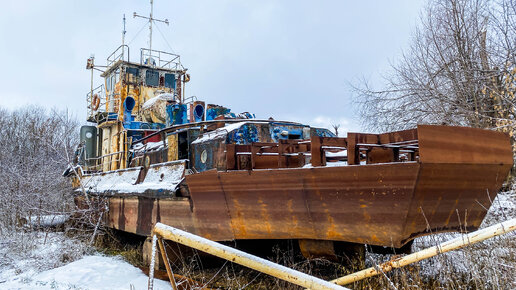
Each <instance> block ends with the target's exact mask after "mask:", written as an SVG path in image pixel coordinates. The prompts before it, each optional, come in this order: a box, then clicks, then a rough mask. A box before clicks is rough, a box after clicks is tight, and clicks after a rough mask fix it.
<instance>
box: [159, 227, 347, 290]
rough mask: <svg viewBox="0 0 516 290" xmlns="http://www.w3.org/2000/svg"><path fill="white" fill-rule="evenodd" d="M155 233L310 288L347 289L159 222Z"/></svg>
mask: <svg viewBox="0 0 516 290" xmlns="http://www.w3.org/2000/svg"><path fill="white" fill-rule="evenodd" d="M153 234H156V235H158V236H161V237H162V238H164V239H167V240H171V241H174V242H176V243H180V244H183V245H186V246H189V247H192V248H194V249H197V250H199V251H203V252H206V253H209V254H211V255H214V256H217V257H219V258H223V259H226V260H228V261H230V262H233V263H237V264H240V265H243V266H246V267H248V268H251V269H254V270H257V271H260V272H262V273H265V274H268V275H271V276H274V277H276V278H279V279H281V280H284V281H287V282H290V283H292V284H296V285H299V286H302V287H306V288H310V289H346V288H343V287H341V286H339V285H336V284H334V283H330V282H328V281H324V280H322V279H319V278H317V277H313V276H310V275H308V274H305V273H302V272H299V271H296V270H293V269H290V268H287V267H285V266H282V265H279V264H276V263H273V262H271V261H268V260H265V259H262V258H259V257H256V256H253V255H250V254H248V253H245V252H242V251H239V250H237V249H234V248H231V247H228V246H225V245H222V244H219V243H217V242H214V241H211V240H208V239H205V238H202V237H199V236H197V235H194V234H191V233H188V232H185V231H182V230H179V229H176V228H173V227H171V226H167V225H164V224H162V223H157V224H156V225H155V226H154V229H153Z"/></svg>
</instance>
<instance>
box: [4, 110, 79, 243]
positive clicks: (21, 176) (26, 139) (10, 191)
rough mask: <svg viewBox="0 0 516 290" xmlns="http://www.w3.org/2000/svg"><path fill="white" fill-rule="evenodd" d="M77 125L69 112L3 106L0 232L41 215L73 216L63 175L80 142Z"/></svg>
mask: <svg viewBox="0 0 516 290" xmlns="http://www.w3.org/2000/svg"><path fill="white" fill-rule="evenodd" d="M77 130H78V123H77V121H76V120H75V119H73V118H71V117H70V116H69V114H68V113H67V112H61V111H56V110H51V111H48V110H45V109H43V108H41V107H36V106H29V107H27V108H24V109H19V110H15V111H8V110H5V109H1V108H0V149H1V150H0V207H1V211H0V234H1V235H2V236H9V235H11V234H12V233H13V232H17V231H18V230H19V229H20V228H21V227H22V226H24V225H34V226H37V225H38V223H40V222H42V221H43V220H42V217H43V216H55V215H62V214H71V212H72V211H73V200H72V199H71V195H70V194H71V191H70V183H69V181H68V180H66V179H64V178H63V177H62V176H61V173H62V172H63V169H64V168H66V165H67V164H68V163H69V162H70V158H71V154H72V152H73V149H74V147H75V146H76V143H77V139H78V138H77V137H78V136H77Z"/></svg>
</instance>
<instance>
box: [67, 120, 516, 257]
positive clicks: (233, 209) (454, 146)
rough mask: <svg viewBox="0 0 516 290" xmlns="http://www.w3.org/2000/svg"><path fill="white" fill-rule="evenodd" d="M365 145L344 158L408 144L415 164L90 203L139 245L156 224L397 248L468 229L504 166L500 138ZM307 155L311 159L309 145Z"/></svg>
mask: <svg viewBox="0 0 516 290" xmlns="http://www.w3.org/2000/svg"><path fill="white" fill-rule="evenodd" d="M371 136H372V134H363V135H359V134H355V135H354V134H349V135H348V138H347V140H346V142H347V144H346V146H347V147H348V148H347V152H348V155H349V156H351V155H350V154H351V153H353V152H354V151H356V152H360V151H361V150H362V151H363V150H366V151H367V150H369V151H368V152H371V151H372V150H370V149H367V148H365V149H364V146H365V147H367V144H369V145H371V146H373V145H374V146H377V145H382V144H383V145H385V144H399V143H403V142H406V141H407V139H410V140H412V139H417V142H418V151H417V158H413V160H408V161H404V162H401V161H394V162H384V163H369V164H360V163H358V164H355V165H352V164H350V163H353V162H352V160H351V158H349V159H348V164H347V165H345V166H331V165H332V164H331V163H330V162H328V163H326V165H324V166H316V165H317V164H316V165H314V162H313V160H312V164H311V165H310V164H309V165H308V166H302V167H298V168H268V169H258V168H251V169H250V170H218V169H212V170H207V171H204V172H200V173H194V174H185V175H184V178H183V179H182V182H181V186H182V188H184V189H186V190H185V191H184V192H187V194H182V195H180V194H177V195H173V196H166V195H162V196H159V195H156V194H148V193H142V194H134V193H130V192H127V193H120V192H119V193H117V194H110V195H106V194H98V195H99V196H101V197H102V198H105V199H107V200H108V205H109V206H108V207H109V210H108V213H107V215H106V219H105V224H106V226H108V227H111V228H115V229H119V230H122V231H127V232H131V233H135V234H139V235H144V236H148V235H150V232H151V229H152V226H153V225H154V224H155V223H156V222H161V223H165V224H168V225H171V226H173V227H177V228H180V229H183V230H186V231H188V232H191V233H193V234H197V235H200V236H203V237H206V238H209V239H211V240H215V241H228V240H255V239H256V240H261V239H299V240H304V239H309V240H326V241H344V242H352V243H360V244H370V245H378V246H389V247H396V248H399V247H401V246H403V245H405V244H406V243H408V242H409V241H411V240H412V239H414V238H416V237H418V236H421V235H426V234H429V233H439V232H448V231H471V230H475V229H477V228H478V227H479V226H480V224H481V223H482V220H483V218H484V217H485V215H486V213H487V210H488V208H489V207H490V205H491V203H492V201H493V199H494V198H495V197H496V194H497V192H498V191H499V190H500V188H501V187H502V185H503V183H504V181H505V180H506V177H507V175H508V173H509V171H510V169H511V167H512V165H513V155H512V147H511V144H510V140H509V138H508V136H506V135H505V134H502V133H499V132H495V131H488V130H480V129H473V128H464V127H447V126H427V125H423V126H418V128H417V129H414V130H412V131H400V132H394V133H389V135H382V134H379V135H375V136H376V137H375V138H373V139H374V140H373V141H370V140H371ZM352 138H354V139H355V140H354V141H353V140H352ZM384 139H388V140H387V141H385V140H384ZM393 147H394V146H392V145H389V146H387V145H385V146H383V150H389V148H393ZM311 150H312V159H314V154H316V153H315V151H314V145H313V140H312V148H311ZM227 151H228V150H226V152H227ZM355 156H358V157H357V159H360V155H358V153H356V155H355ZM227 159H228V158H227ZM228 160H229V159H228ZM156 166H158V165H156ZM163 166H165V165H163ZM278 167H279V166H278ZM141 170H144V169H141ZM140 175H141V174H140ZM89 193H90V194H95V193H94V192H89ZM80 199H81V196H80V195H79V196H78V197H77V200H78V203H80Z"/></svg>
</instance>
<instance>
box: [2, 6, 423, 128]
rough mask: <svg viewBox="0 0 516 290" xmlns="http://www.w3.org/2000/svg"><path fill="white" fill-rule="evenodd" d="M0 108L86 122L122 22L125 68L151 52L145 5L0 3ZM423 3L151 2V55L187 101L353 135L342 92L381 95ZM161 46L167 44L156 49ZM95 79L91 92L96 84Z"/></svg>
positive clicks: (354, 122)
mask: <svg viewBox="0 0 516 290" xmlns="http://www.w3.org/2000/svg"><path fill="white" fill-rule="evenodd" d="M0 5H1V7H0V36H1V41H0V55H1V56H2V64H3V65H4V68H3V69H2V70H0V85H1V87H2V91H1V92H0V106H1V107H7V108H11V109H13V108H18V107H22V106H25V105H27V104H38V105H41V106H44V107H48V108H53V107H56V108H61V109H65V108H68V110H69V111H70V112H71V113H73V114H75V115H76V116H77V117H78V118H79V119H80V120H81V121H82V120H84V119H85V118H86V101H85V98H86V93H87V92H88V91H89V87H90V71H88V70H86V69H85V66H86V59H87V58H88V57H89V56H90V55H91V54H94V55H95V57H96V63H97V64H104V63H105V59H106V57H107V56H108V55H109V54H110V53H111V52H112V51H113V50H114V49H115V48H117V47H118V46H119V45H120V44H121V31H122V15H123V14H124V13H125V15H126V18H127V34H126V43H129V44H130V47H131V51H130V52H131V60H132V61H135V62H137V61H139V49H140V48H141V47H148V28H147V27H146V26H145V21H144V20H143V19H139V18H133V17H132V14H133V12H137V13H139V14H143V15H148V14H149V12H150V4H149V1H146V0H140V1H136V0H129V1H70V0H68V1H65V0H63V1H55V0H46V1H20V0H12V1H11V0H7V1H5V0H4V1H2V2H1V3H0ZM423 5H424V1H422V0H417V1H415V0H397V1H380V0H378V1H344V0H341V1H337V0H336V1H300V0H297V1H294V0H292V1H286V0H281V1H280V0H274V1H272V0H260V1H258V0H256V1H253V0H245V1H244V0H240V1H237V0H202V1H197V0H190V1H185V0H182V1H179V0H174V1H165V0H155V4H154V16H155V17H157V18H168V19H169V21H170V26H166V25H164V24H158V28H159V29H154V32H153V48H155V49H160V50H167V51H170V50H171V49H172V50H173V52H175V53H178V54H180V55H181V61H182V63H183V65H184V66H185V67H187V68H188V71H189V73H190V74H191V77H192V79H191V81H190V83H188V84H187V88H186V95H187V96H191V95H195V96H197V98H199V99H201V100H205V101H206V102H207V103H216V104H220V105H223V106H227V107H229V108H231V109H232V111H233V112H236V113H238V112H244V111H249V112H252V113H255V114H256V116H257V117H258V118H268V117H274V118H275V119H277V120H292V121H300V122H303V123H308V124H311V125H315V126H329V125H330V123H340V124H341V132H342V131H344V132H345V131H348V130H351V131H356V130H359V129H360V126H359V125H360V120H359V118H358V116H357V115H356V114H355V113H354V112H355V111H356V107H354V106H353V104H352V94H351V92H350V86H349V84H350V83H356V82H357V81H358V79H360V78H362V77H365V78H367V79H369V80H371V81H372V82H373V83H378V82H379V80H380V75H381V74H382V73H385V72H386V71H387V70H388V68H389V64H390V63H391V62H393V61H395V59H396V58H397V57H398V56H399V55H400V53H401V50H402V49H403V48H405V47H407V45H408V43H409V41H410V34H411V32H412V31H413V29H414V27H415V25H416V24H417V19H418V17H419V12H420V10H421V8H422V6H423ZM162 35H164V36H165V37H166V39H167V41H164V38H163V37H162ZM101 82H102V80H101V78H100V77H99V75H98V74H96V77H95V83H96V84H101Z"/></svg>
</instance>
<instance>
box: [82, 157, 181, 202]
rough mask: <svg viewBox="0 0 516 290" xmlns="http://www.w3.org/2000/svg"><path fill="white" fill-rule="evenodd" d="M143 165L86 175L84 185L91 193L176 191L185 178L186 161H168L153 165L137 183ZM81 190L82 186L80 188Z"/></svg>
mask: <svg viewBox="0 0 516 290" xmlns="http://www.w3.org/2000/svg"><path fill="white" fill-rule="evenodd" d="M142 170H143V168H142V167H137V168H134V169H126V170H117V171H112V172H108V173H103V174H99V175H91V176H85V177H84V178H83V186H84V188H85V189H86V190H87V191H88V192H90V193H104V194H108V193H109V194H113V195H115V194H124V193H136V194H138V193H145V192H147V191H169V192H175V190H176V187H177V185H179V183H181V181H182V180H183V178H184V171H185V163H184V162H176V161H173V162H166V163H160V164H154V165H152V166H151V167H150V168H149V169H148V171H147V174H146V176H145V179H144V180H143V182H141V183H137V181H138V176H139V175H140V172H141V171H142ZM78 190H80V188H79V189H78Z"/></svg>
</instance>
